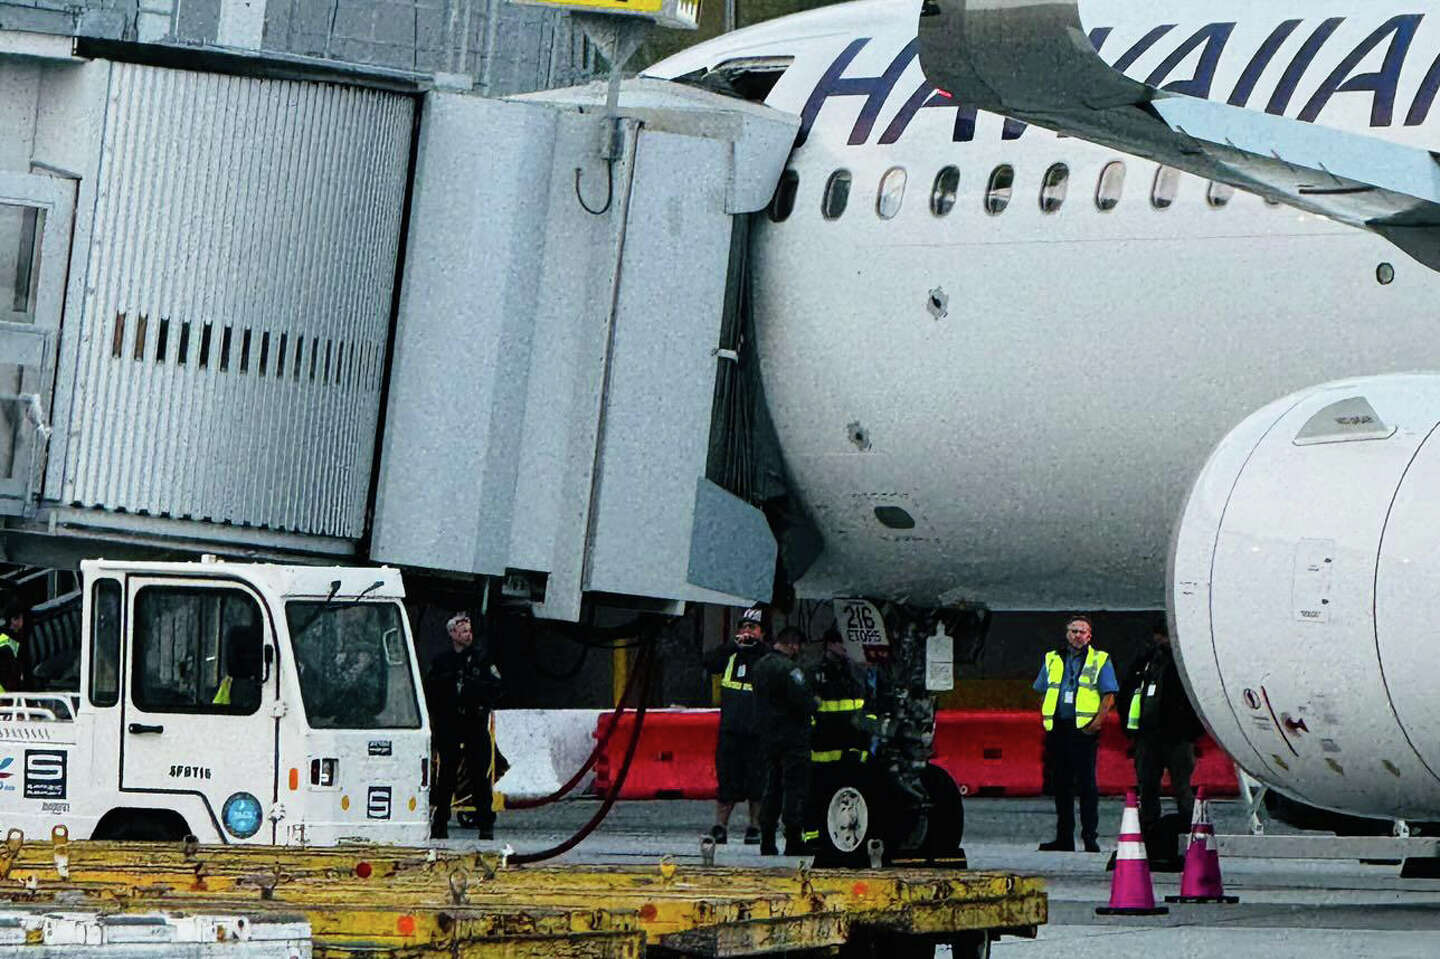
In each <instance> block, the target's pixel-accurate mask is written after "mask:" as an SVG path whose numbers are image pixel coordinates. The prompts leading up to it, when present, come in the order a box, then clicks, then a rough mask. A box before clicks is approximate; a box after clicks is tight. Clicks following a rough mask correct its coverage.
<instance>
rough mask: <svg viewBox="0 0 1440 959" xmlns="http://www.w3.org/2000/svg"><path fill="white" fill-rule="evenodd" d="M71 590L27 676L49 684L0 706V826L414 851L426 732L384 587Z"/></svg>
mask: <svg viewBox="0 0 1440 959" xmlns="http://www.w3.org/2000/svg"><path fill="white" fill-rule="evenodd" d="M81 575H82V588H81V592H80V595H79V596H76V597H74V599H73V600H72V603H71V608H70V609H66V610H62V611H61V612H60V615H59V616H58V617H56V618H55V619H54V620H52V621H51V625H54V623H55V622H57V621H59V622H62V623H63V622H64V621H67V620H68V623H69V628H68V629H64V628H62V629H57V630H54V631H53V633H67V632H68V634H69V636H70V637H71V638H70V640H69V642H68V643H64V642H62V643H59V644H54V643H52V644H50V645H51V648H49V649H46V650H44V651H43V652H44V653H48V654H49V657H50V658H49V659H47V660H46V665H47V666H48V667H49V668H48V669H45V670H37V672H45V673H46V674H48V675H50V676H58V677H60V678H58V679H51V680H48V681H47V682H46V683H45V685H48V686H50V687H51V689H50V690H48V691H44V692H38V691H35V692H32V691H26V690H18V691H7V692H6V693H5V695H4V696H3V697H0V826H3V827H4V828H6V829H19V830H21V831H23V833H24V834H25V835H26V836H29V837H36V838H38V837H45V836H49V835H51V832H52V830H53V829H54V827H57V826H64V827H65V828H66V829H67V830H68V833H69V835H70V836H71V837H73V838H82V839H83V838H93V839H181V838H184V837H185V836H188V835H194V836H195V837H197V838H198V839H199V840H200V841H201V842H207V843H267V844H276V845H332V844H336V843H339V842H343V841H347V840H351V839H353V840H361V841H368V842H384V843H403V844H412V845H413V844H418V843H423V842H424V841H425V839H426V838H427V836H428V835H429V787H430V730H429V723H428V720H427V718H426V713H425V703H424V698H423V692H422V690H421V685H420V677H419V673H418V670H417V664H416V661H415V654H414V646H413V643H412V642H411V635H410V629H409V625H408V622H407V618H406V615H405V607H404V605H403V603H402V600H403V598H404V595H405V592H404V587H403V585H402V583H401V579H400V573H399V572H398V571H397V570H394V569H389V568H339V567H318V566H278V565H267V564H248V563H228V562H219V561H216V560H215V559H214V558H212V557H205V558H204V559H203V560H202V561H201V562H199V563H159V562H111V561H106V560H89V561H86V562H84V563H82V564H81ZM77 619H78V623H76V620H77ZM44 638H45V639H53V634H52V635H51V636H47V637H44ZM77 638H78V644H77V643H76V642H75V639H77ZM40 639H41V637H39V636H37V637H34V638H32V639H31V640H30V641H31V642H36V641H37V640H40ZM55 645H58V646H59V649H58V651H57V650H56V649H55V648H53V647H54V646H55ZM40 654H41V652H40V651H34V652H32V661H33V660H34V659H35V658H37V657H38V656H39V655H40ZM67 655H69V656H73V660H72V661H71V662H69V663H68V664H66V663H63V662H62V663H61V664H60V665H59V667H58V668H57V667H56V665H55V660H56V659H63V658H64V657H65V656H67ZM27 685H35V684H33V683H27Z"/></svg>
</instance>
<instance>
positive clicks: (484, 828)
mask: <svg viewBox="0 0 1440 959" xmlns="http://www.w3.org/2000/svg"><path fill="white" fill-rule="evenodd" d="M475 838H476V839H494V838H495V824H494V823H491V824H490V825H481V826H478V827H476V829H475Z"/></svg>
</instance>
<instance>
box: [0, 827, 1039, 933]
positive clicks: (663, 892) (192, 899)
mask: <svg viewBox="0 0 1440 959" xmlns="http://www.w3.org/2000/svg"><path fill="white" fill-rule="evenodd" d="M0 890H3V893H0V900H8V905H9V908H12V909H15V908H23V909H33V910H36V911H41V912H44V911H60V910H64V911H70V912H73V911H76V910H99V911H112V912H154V911H157V910H164V911H167V912H188V913H194V912H198V911H203V912H205V913H230V914H237V915H252V916H254V915H271V914H284V915H299V916H303V917H304V918H305V919H307V920H308V921H309V923H310V927H311V934H312V937H313V944H314V955H315V956H320V957H370V959H391V957H394V959H410V957H414V959H419V957H426V956H437V957H438V956H442V955H444V956H451V957H485V959H490V957H505V959H528V957H542V956H544V957H556V959H563V957H572V956H573V957H592V959H610V957H613V959H640V957H642V956H651V957H656V956H714V957H720V956H752V955H777V954H792V955H815V956H820V955H835V956H870V955H876V956H878V955H884V956H885V957H886V959H902V957H906V956H924V955H929V954H931V952H932V951H933V947H934V945H935V944H936V943H951V944H953V945H955V946H956V947H957V950H956V955H957V956H959V955H964V954H965V953H966V952H970V953H971V954H974V952H975V951H976V950H977V949H978V950H983V944H984V943H985V942H986V941H987V940H990V939H993V938H995V937H997V936H998V935H1000V934H1006V935H1021V936H1033V935H1034V934H1035V929H1036V927H1037V926H1039V925H1041V924H1043V923H1044V922H1045V921H1046V910H1047V901H1046V896H1045V891H1044V887H1043V882H1042V881H1041V880H1040V879H1039V878H1036V877H1029V876H1019V875H1015V874H1011V873H1000V872H969V871H956V870H942V869H913V868H906V869H883V870H823V871H813V870H809V869H805V868H801V869H786V868H778V869H766V868H744V867H738V868H734V867H732V868H720V867H700V866H691V865H688V864H683V865H677V864H676V863H674V862H673V861H670V860H668V859H666V860H662V861H660V862H657V863H655V864H653V865H649V866H637V865H623V866H606V865H567V864H560V865H546V866H523V867H512V866H507V865H505V864H503V863H502V862H500V860H499V859H498V858H497V857H496V856H495V855H494V854H493V853H476V852H469V853H459V852H453V851H449V850H440V849H426V848H399V847H385V846H360V845H356V846H342V847H337V848H325V849H320V848H316V849H310V848H293V847H263V846H199V845H193V844H192V845H189V846H185V845H182V844H178V843H168V844H167V843H119V842H67V841H66V840H65V839H64V837H63V836H57V837H55V838H54V840H53V841H52V842H23V841H22V840H21V839H20V837H18V836H17V835H15V834H14V833H13V832H12V834H11V836H10V837H9V839H7V841H6V842H5V844H4V846H3V847H0ZM982 954H983V952H982Z"/></svg>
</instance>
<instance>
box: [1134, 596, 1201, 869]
mask: <svg viewBox="0 0 1440 959" xmlns="http://www.w3.org/2000/svg"><path fill="white" fill-rule="evenodd" d="M1120 702H1122V703H1127V702H1128V703H1129V704H1130V707H1129V711H1128V713H1127V715H1126V719H1125V730H1126V732H1128V733H1129V734H1130V735H1132V736H1133V737H1134V746H1135V783H1136V786H1137V787H1138V789H1139V792H1140V832H1141V835H1143V836H1144V837H1145V851H1146V854H1147V855H1148V856H1149V858H1150V868H1151V869H1152V870H1153V869H1160V870H1171V871H1178V869H1179V868H1180V867H1181V866H1182V865H1183V863H1182V862H1181V859H1180V854H1179V841H1180V835H1181V834H1182V833H1184V832H1185V831H1186V830H1188V829H1189V828H1190V818H1191V815H1192V813H1193V812H1194V806H1195V793H1194V791H1193V790H1192V789H1191V788H1190V777H1191V774H1192V773H1194V771H1195V740H1196V739H1197V738H1199V736H1200V734H1201V733H1202V732H1204V728H1203V727H1202V726H1201V725H1200V719H1199V717H1198V716H1196V714H1195V708H1194V707H1193V706H1192V705H1191V704H1190V699H1189V697H1188V696H1186V694H1185V687H1184V686H1183V685H1181V683H1180V670H1179V669H1178V668H1176V665H1175V656H1174V654H1173V653H1172V651H1171V648H1170V630H1169V627H1168V626H1167V624H1166V623H1165V621H1164V620H1163V619H1159V620H1156V621H1155V623H1154V625H1153V627H1152V629H1151V632H1150V646H1149V648H1148V649H1147V650H1146V651H1145V652H1144V653H1143V654H1142V655H1141V656H1140V658H1139V659H1138V660H1137V661H1136V663H1135V665H1134V666H1133V667H1132V668H1131V669H1130V672H1129V673H1128V674H1127V675H1126V677H1125V681H1124V682H1123V683H1121V684H1120ZM1167 770H1168V771H1169V773H1170V785H1171V789H1172V791H1173V792H1174V795H1175V807H1176V815H1175V817H1174V818H1173V819H1168V821H1167V817H1164V816H1162V815H1161V806H1160V785H1161V781H1162V780H1163V779H1164V777H1165V773H1166V771H1167Z"/></svg>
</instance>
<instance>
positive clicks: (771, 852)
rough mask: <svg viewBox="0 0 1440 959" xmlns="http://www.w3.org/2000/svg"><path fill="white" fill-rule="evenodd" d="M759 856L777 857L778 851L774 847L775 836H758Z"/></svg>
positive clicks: (764, 834) (772, 834)
mask: <svg viewBox="0 0 1440 959" xmlns="http://www.w3.org/2000/svg"><path fill="white" fill-rule="evenodd" d="M760 855H762V856H778V855H780V849H779V847H778V846H776V845H775V834H774V833H773V832H767V833H763V834H762V835H761V836H760Z"/></svg>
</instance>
